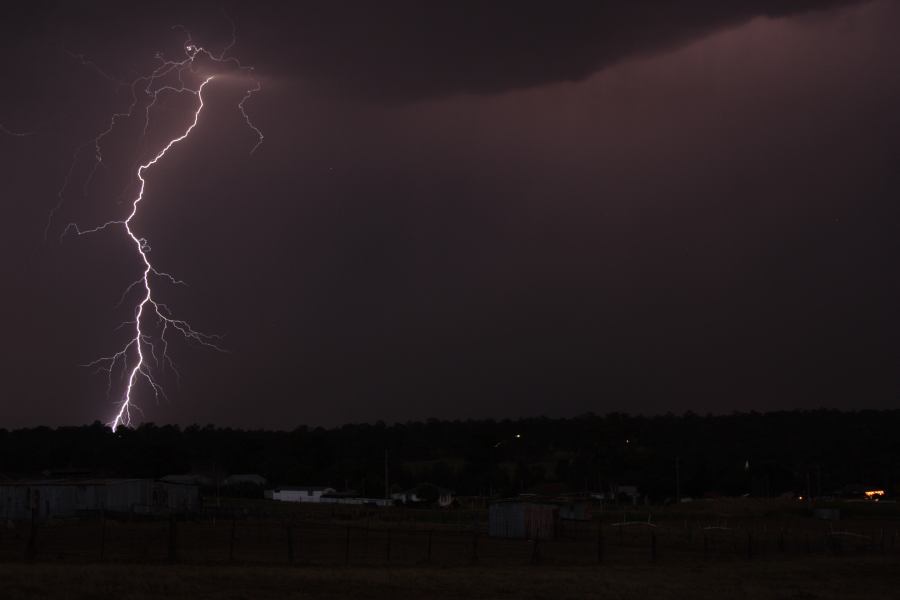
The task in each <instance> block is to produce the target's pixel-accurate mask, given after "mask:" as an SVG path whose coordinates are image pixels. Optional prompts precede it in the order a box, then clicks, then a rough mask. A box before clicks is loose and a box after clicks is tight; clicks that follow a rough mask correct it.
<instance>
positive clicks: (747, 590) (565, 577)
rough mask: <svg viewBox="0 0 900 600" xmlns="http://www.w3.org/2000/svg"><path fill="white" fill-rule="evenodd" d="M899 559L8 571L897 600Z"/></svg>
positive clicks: (438, 590) (187, 580)
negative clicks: (508, 565)
mask: <svg viewBox="0 0 900 600" xmlns="http://www.w3.org/2000/svg"><path fill="white" fill-rule="evenodd" d="M898 593H900V561H898V560H896V559H883V558H865V559H846V558H845V559H815V560H804V561H790V562H774V561H757V562H740V561H734V562H723V563H714V562H710V563H702V564H701V563H697V564H683V565H643V566H603V567H551V566H538V567H529V568H525V567H523V568H478V567H472V568H443V569H442V568H412V567H409V568H399V569H378V568H369V569H355V568H349V569H341V568H332V569H329V568H318V567H315V568H311V567H293V568H292V567H259V566H254V567H250V566H186V565H182V566H164V565H80V566H75V565H59V564H36V565H26V564H4V565H0V596H2V597H3V598H5V599H9V600H22V599H31V598H65V599H92V600H104V599H107V598H109V599H116V600H141V599H146V598H163V597H164V598H167V599H168V600H180V599H185V600H186V599H188V598H190V599H192V600H194V599H198V598H221V599H229V600H237V599H253V600H256V599H263V600H265V599H273V600H274V599H278V600H283V599H291V598H322V599H328V600H330V599H339V598H340V599H355V598H364V599H365V598H373V599H382V598H383V599H390V600H403V599H407V598H410V599H412V598H429V599H431V598H434V599H444V598H485V599H488V598H489V599H511V598H516V599H518V598H533V599H543V598H546V599H554V600H566V599H575V598H578V599H584V598H586V599H592V598H615V599H626V600H627V599H632V598H652V599H653V600H667V599H676V598H677V599H681V598H690V599H705V598H716V599H717V600H721V599H722V598H729V599H731V598H754V599H755V598H764V599H777V600H819V599H821V600H831V599H834V600H837V599H841V600H847V599H854V598H860V599H862V598H866V599H871V598H872V597H873V596H875V595H877V596H878V597H881V598H896V597H897V595H898Z"/></svg>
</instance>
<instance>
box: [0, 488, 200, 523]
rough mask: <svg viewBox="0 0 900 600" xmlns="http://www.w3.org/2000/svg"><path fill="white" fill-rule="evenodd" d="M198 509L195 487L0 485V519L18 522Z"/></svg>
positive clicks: (197, 492) (198, 500)
mask: <svg viewBox="0 0 900 600" xmlns="http://www.w3.org/2000/svg"><path fill="white" fill-rule="evenodd" d="M199 508H200V493H199V489H198V488H197V486H193V485H178V484H170V483H164V482H154V481H153V480H152V479H87V480H37V481H17V482H4V483H3V484H0V517H2V518H3V519H5V520H18V519H27V518H31V517H32V515H33V516H35V517H37V518H41V519H43V518H46V517H73V516H77V515H79V514H84V513H89V512H99V511H109V512H118V513H132V512H141V513H145V514H147V513H151V514H152V513H160V512H165V513H168V512H173V511H179V512H192V511H196V510H199Z"/></svg>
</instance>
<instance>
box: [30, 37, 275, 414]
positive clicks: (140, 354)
mask: <svg viewBox="0 0 900 600" xmlns="http://www.w3.org/2000/svg"><path fill="white" fill-rule="evenodd" d="M173 29H179V30H181V31H183V32H184V33H185V34H186V36H187V39H186V41H185V42H184V51H185V58H184V59H182V60H166V59H165V58H164V57H163V56H162V54H161V53H157V54H156V59H157V60H158V61H159V63H160V64H159V65H158V66H157V67H156V68H155V69H153V70H152V71H151V72H150V73H148V74H146V75H142V76H140V77H138V78H136V79H135V80H133V81H132V82H131V83H130V84H125V85H128V87H129V88H130V91H131V102H130V104H129V106H128V108H127V110H125V111H124V112H119V113H114V114H113V115H112V116H111V117H110V119H109V122H108V125H107V127H106V128H105V129H103V130H102V131H100V132H99V133H98V134H97V135H96V136H95V137H94V138H92V139H91V140H88V141H87V142H85V143H83V144H81V145H80V146H78V147H77V148H76V150H75V152H74V153H73V157H72V163H71V165H70V167H69V170H68V172H67V174H66V176H65V179H64V181H63V185H62V187H61V188H60V190H59V192H58V194H57V196H58V202H57V205H56V206H55V207H54V208H53V209H52V210H51V211H50V214H49V216H48V221H47V228H46V230H45V237H46V233H47V231H49V228H50V226H51V224H52V222H53V220H54V217H55V214H56V212H57V211H58V210H59V209H60V207H61V206H62V204H63V202H64V199H65V197H66V192H67V189H68V188H69V186H70V179H71V178H72V176H73V173H74V172H75V167H76V164H77V163H78V162H79V159H80V157H81V155H82V154H83V152H84V150H86V149H88V148H90V149H91V150H93V164H92V165H91V168H90V171H89V174H88V176H87V178H86V179H85V181H84V184H83V186H82V193H83V195H84V196H87V195H88V193H89V188H90V184H91V181H92V179H93V177H94V176H95V174H96V172H97V169H98V168H99V167H100V166H101V165H102V164H103V163H104V157H103V142H104V139H105V138H106V137H107V136H108V135H110V134H111V133H112V132H113V131H114V130H115V128H116V126H117V125H118V124H119V123H120V122H123V121H125V120H127V119H131V118H133V117H134V116H135V114H136V112H137V109H138V107H139V106H140V105H141V101H142V100H144V102H145V106H144V108H143V111H141V112H143V118H144V124H143V132H142V134H141V139H143V138H144V137H145V136H146V134H147V133H148V132H149V130H150V122H151V113H152V110H153V108H154V107H155V106H156V105H157V101H158V100H159V98H160V97H161V96H162V94H164V93H171V94H191V95H194V96H196V98H197V107H196V109H195V110H194V113H193V119H192V120H191V122H190V125H188V127H187V128H186V129H185V130H184V131H183V132H182V133H181V134H180V135H178V136H177V137H174V138H171V139H170V140H169V141H168V142H167V143H166V144H165V145H164V146H163V148H162V149H161V150H159V151H158V152H157V153H156V154H155V155H153V157H152V158H151V159H150V160H148V161H147V162H144V163H140V164H138V165H137V167H136V172H135V176H136V178H137V182H138V190H137V194H136V195H135V196H134V197H133V199H132V200H131V202H130V206H131V210H130V212H129V213H128V215H127V217H125V218H124V219H116V220H109V221H106V222H105V223H102V224H99V225H96V226H93V227H89V228H82V227H80V226H79V225H78V224H77V223H69V224H68V225H66V227H65V229H64V230H63V233H62V235H61V236H60V238H61V239H62V238H63V237H65V236H66V235H67V234H68V233H70V232H74V233H75V234H77V235H78V236H82V235H89V234H95V233H99V232H101V231H105V230H108V229H113V228H121V229H122V230H124V232H125V233H126V235H127V236H128V239H129V240H130V242H131V244H132V245H133V247H134V250H135V252H136V253H137V256H138V258H139V259H140V264H141V265H142V269H141V276H140V277H139V278H138V279H137V280H135V281H133V282H132V283H131V284H130V285H128V286H127V287H126V289H125V291H124V292H123V294H122V297H121V299H120V300H119V304H122V303H123V302H125V300H126V299H127V298H128V297H129V295H131V294H132V293H133V292H134V291H135V290H138V289H139V290H140V297H139V298H138V299H137V303H136V305H135V308H134V318H133V320H131V321H127V322H125V323H123V324H122V325H120V327H123V326H129V325H130V326H131V332H132V333H131V337H130V339H129V340H128V342H127V343H126V344H125V346H124V347H122V348H121V349H120V350H119V351H117V352H115V353H114V354H112V355H110V356H104V357H101V358H98V359H96V360H94V361H92V362H90V363H88V364H87V365H85V366H89V367H95V368H97V369H98V370H99V371H102V372H106V373H107V377H108V384H107V394H108V395H109V396H111V395H112V392H113V379H114V376H115V374H116V373H121V375H122V378H123V380H124V391H123V392H122V396H121V398H120V399H119V400H118V401H117V409H116V412H115V416H114V417H113V418H112V419H111V420H110V421H109V422H108V425H109V426H110V427H112V430H113V431H115V430H116V429H118V428H119V427H121V426H126V427H128V426H130V425H131V424H132V422H133V419H132V417H133V413H134V412H135V411H137V412H140V411H141V409H140V407H139V406H138V405H137V404H136V403H135V395H136V392H137V389H138V387H139V384H140V383H142V382H143V383H145V384H146V385H147V387H148V388H149V389H150V390H151V391H152V392H153V395H154V397H155V398H156V399H157V400H158V399H159V398H160V397H165V391H164V389H163V387H162V385H160V383H159V382H158V378H157V371H164V370H165V368H166V367H168V368H170V369H171V370H172V371H173V372H174V373H175V375H176V376H179V373H178V370H177V369H176V368H175V365H174V363H173V361H172V359H171V358H170V356H169V353H168V347H169V340H168V337H167V335H168V333H169V332H170V331H171V330H175V331H176V332H177V333H178V334H180V335H181V336H182V337H183V338H184V339H185V340H187V341H192V342H196V343H199V344H200V345H202V346H205V347H208V348H212V349H214V350H217V351H224V350H223V349H222V348H221V347H220V346H219V344H218V342H219V341H220V339H221V338H220V336H217V335H209V334H205V333H201V332H199V331H197V330H195V329H194V328H193V327H191V325H190V324H189V323H188V322H187V321H184V320H182V319H179V318H176V317H175V316H174V315H173V313H172V311H171V310H170V309H169V307H168V306H167V305H166V304H164V303H162V302H160V301H158V300H157V299H156V296H155V295H154V284H156V283H157V282H158V281H159V280H162V281H165V282H168V283H170V284H174V285H183V284H184V282H183V281H181V280H179V279H177V278H175V277H174V276H172V275H170V274H169V273H166V272H164V271H160V270H158V269H157V268H156V267H155V266H154V264H153V262H152V261H151V258H150V252H151V248H150V244H149V242H148V240H147V239H146V238H144V237H141V236H140V235H139V234H138V233H136V232H135V230H134V229H133V220H134V218H135V217H136V216H137V214H138V209H139V207H140V205H141V202H142V201H143V200H144V190H145V187H146V184H147V180H146V178H145V175H146V174H147V172H148V171H150V170H152V168H153V166H154V165H156V164H157V163H158V162H159V161H161V160H162V159H163V158H164V157H165V156H166V154H167V153H168V152H169V150H171V149H172V148H173V147H174V146H176V145H177V144H179V143H180V142H182V141H184V140H185V139H187V138H188V136H190V134H191V132H192V131H193V130H194V128H195V127H196V126H197V124H198V123H199V121H200V116H201V114H202V113H203V108H204V105H205V103H204V92H205V90H206V87H207V85H208V84H209V83H210V82H211V81H213V80H214V79H216V77H217V76H219V75H218V74H215V73H213V74H204V75H199V74H198V71H202V70H203V69H202V68H198V65H199V63H200V62H201V61H206V62H208V63H210V64H211V65H216V66H219V67H221V66H223V65H231V66H233V67H234V68H236V69H237V70H239V71H240V72H243V73H245V74H248V75H250V78H251V79H252V82H253V84H252V85H251V86H250V87H248V88H247V89H246V91H245V93H244V95H243V96H242V98H241V100H240V101H239V102H238V105H237V108H238V110H239V111H240V113H241V115H242V116H243V119H244V122H245V123H246V124H247V126H248V127H249V128H250V129H251V130H252V131H253V133H254V134H255V135H256V144H255V145H254V146H253V147H252V148H251V150H250V154H253V153H254V152H255V151H256V149H257V148H259V146H260V144H262V142H263V139H264V136H263V133H262V131H260V129H259V128H258V127H256V125H254V124H253V122H252V120H251V119H250V116H249V115H248V113H247V111H246V107H245V104H246V102H247V101H248V100H250V98H251V97H252V96H253V94H255V93H256V92H258V91H260V90H261V89H262V86H261V84H260V81H259V80H258V79H256V78H255V77H254V76H253V67H248V66H244V65H243V64H241V62H240V61H238V60H237V59H236V58H232V57H227V56H226V54H227V53H228V52H229V50H231V48H232V47H233V46H234V44H235V41H236V40H235V35H234V24H233V23H232V38H231V42H230V43H229V44H228V45H227V46H226V47H225V48H224V49H223V50H222V51H221V52H220V53H218V54H213V53H212V52H210V51H208V50H206V49H204V48H203V47H202V46H199V45H197V44H196V43H194V41H193V39H192V38H191V34H190V32H189V31H187V30H186V29H184V28H183V27H181V26H176V27H173ZM69 55H70V56H72V57H73V58H75V59H77V60H78V61H79V62H80V63H81V64H82V65H84V66H86V67H89V68H91V69H92V70H94V71H95V72H97V73H98V74H100V75H102V76H103V77H104V78H106V79H108V80H109V81H111V82H113V83H116V84H118V83H119V82H118V80H116V79H115V78H114V77H112V76H109V75H108V74H107V73H106V72H105V71H103V70H102V69H101V68H100V67H99V66H98V65H97V64H96V63H94V62H92V61H89V60H88V59H86V58H85V57H84V56H83V55H81V54H73V53H71V52H70V53H69ZM192 79H193V80H197V81H201V83H200V84H199V85H196V87H192V86H191V84H190V81H191V80H192ZM117 306H118V304H117ZM154 324H155V325H154Z"/></svg>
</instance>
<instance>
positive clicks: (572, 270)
mask: <svg viewBox="0 0 900 600" xmlns="http://www.w3.org/2000/svg"><path fill="white" fill-rule="evenodd" d="M71 4H73V5H70V3H65V2H60V3H56V4H55V3H47V2H43V3H42V2H34V3H27V4H25V5H20V6H18V7H15V8H11V9H8V10H7V12H6V14H4V16H3V19H2V23H0V30H2V40H3V42H2V44H3V53H2V57H0V66H2V68H0V74H2V75H0V76H2V90H3V93H2V94H0V124H2V125H3V128H4V131H0V156H2V162H0V165H2V167H0V168H2V177H0V211H2V212H0V223H2V224H3V235H2V236H0V282H2V290H3V293H2V300H0V303H2V304H0V306H2V309H3V315H4V316H3V326H2V332H3V338H2V339H3V360H2V362H0V365H2V366H0V375H2V382H3V383H2V387H0V390H2V392H0V394H2V401H0V414H2V418H0V427H19V426H30V425H38V424H46V425H61V424H81V423H90V422H92V421H94V420H101V421H108V420H109V419H110V418H111V417H112V415H113V414H114V412H115V401H116V400H117V396H115V395H114V396H113V397H112V398H108V397H107V396H106V380H105V378H104V376H103V375H102V374H101V375H97V374H94V373H93V371H92V370H91V369H86V368H84V367H82V366H80V365H82V364H84V363H87V362H89V361H91V360H93V359H94V358H96V357H98V356H102V355H106V354H110V353H112V352H114V351H116V350H117V349H118V348H119V346H121V345H122V344H123V343H124V341H125V340H126V339H127V332H123V331H122V330H116V326H117V325H118V324H119V323H120V322H122V321H124V320H127V319H129V316H130V311H131V310H132V308H131V306H130V305H128V304H127V303H126V304H124V305H122V306H119V307H118V308H116V307H115V305H116V302H117V301H118V299H119V297H120V294H121V293H122V291H123V290H124V289H125V287H126V286H127V285H128V283H129V282H131V281H132V280H134V279H135V278H136V276H137V275H138V273H139V264H138V262H137V258H136V255H135V253H134V249H133V247H132V246H131V245H129V244H128V241H127V240H126V238H125V236H124V235H123V234H122V233H121V231H111V232H105V233H101V234H98V235H95V236H92V237H81V238H77V239H76V238H74V237H71V236H69V237H66V238H64V239H62V241H60V234H61V233H62V231H63V229H64V227H65V224H66V223H68V222H69V221H78V222H79V223H82V224H85V225H91V224H96V223H99V222H102V221H105V220H108V219H111V218H122V217H123V216H124V215H125V214H127V211H128V209H129V204H128V202H129V200H130V197H131V195H133V192H134V190H135V188H134V185H135V177H134V170H133V165H134V164H135V161H137V160H146V159H147V157H148V156H150V155H151V154H152V152H155V151H158V149H159V146H160V144H161V143H162V142H164V141H165V140H166V139H168V138H170V137H172V135H173V134H175V132H178V131H180V130H182V129H183V128H184V125H185V124H186V123H187V120H186V119H187V117H188V116H189V112H190V111H191V110H193V108H194V102H195V99H193V98H191V97H181V98H179V97H177V96H174V95H173V96H172V97H169V98H168V99H167V100H166V101H165V102H164V103H163V104H162V105H161V106H160V110H159V111H158V113H155V117H154V120H153V123H152V130H151V132H150V133H149V134H148V136H147V137H146V138H145V139H144V140H143V141H141V140H140V125H139V123H138V120H136V119H134V120H128V119H124V120H123V122H122V124H121V126H120V127H119V128H118V129H117V130H116V131H115V132H114V133H113V134H111V135H110V136H108V138H106V140H105V146H104V155H105V156H106V157H107V161H106V163H105V164H104V165H103V166H102V167H101V168H100V169H99V170H98V171H97V173H96V176H95V177H94V179H93V180H92V182H91V185H90V186H88V187H87V188H85V187H84V186H83V183H84V181H85V180H86V177H87V175H88V173H89V171H90V166H91V156H92V149H91V148H87V149H85V150H83V151H82V152H81V153H80V154H79V155H78V160H77V161H76V162H75V167H74V168H73V169H72V177H71V178H70V185H69V186H68V187H67V188H66V190H65V193H64V194H63V196H64V202H63V205H62V207H61V209H60V210H59V212H58V213H57V215H56V218H55V219H54V221H53V222H52V223H51V225H50V229H49V235H48V239H47V241H46V242H45V240H44V228H45V225H46V223H47V216H48V213H49V212H50V210H51V209H52V208H53V207H54V206H55V205H56V204H57V202H58V196H57V194H58V192H59V190H60V188H61V187H62V185H63V182H64V181H65V178H66V174H67V172H68V170H69V168H70V165H71V164H72V155H73V152H74V151H75V149H76V148H78V147H79V146H80V145H82V144H83V143H84V142H86V141H88V140H90V139H91V138H93V137H94V136H95V135H96V134H97V133H98V132H99V131H101V130H102V129H104V128H105V127H106V126H107V124H108V122H109V117H110V115H111V114H112V113H114V112H116V111H123V110H126V109H127V106H128V103H129V95H128V89H127V87H123V86H120V85H118V84H117V83H115V82H114V81H113V80H123V81H124V80H131V79H133V78H134V77H136V75H137V74H139V73H143V72H146V71H147V70H148V69H152V68H153V66H154V64H155V63H154V60H153V57H154V54H155V53H156V52H157V51H161V52H163V53H164V54H165V55H166V56H169V57H172V58H175V57H183V40H184V37H183V34H182V33H181V31H179V30H178V29H172V26H173V25H176V24H180V25H183V26H184V27H186V28H187V29H190V30H191V31H192V32H193V36H194V39H195V41H197V42H198V43H200V44H201V45H203V46H205V47H209V48H214V49H217V50H218V49H221V48H222V47H223V46H225V45H226V44H227V43H228V41H229V38H230V36H231V26H230V24H229V21H228V18H227V17H226V16H225V14H224V13H223V10H222V8H223V7H224V8H225V12H227V14H228V15H229V16H230V17H231V18H232V19H233V21H234V23H235V25H236V30H237V43H236V45H235V46H234V48H233V49H232V51H231V54H232V55H234V56H237V57H239V58H240V59H241V60H242V61H243V62H244V63H246V64H252V65H254V66H255V68H256V73H257V75H258V77H259V79H260V80H261V82H262V86H263V90H262V92H260V93H259V94H257V95H255V96H253V98H252V99H251V100H250V101H248V102H247V104H246V108H247V112H248V113H249V114H250V116H251V117H252V118H253V120H254V122H255V124H256V125H257V126H258V127H259V128H260V129H261V130H262V131H263V132H264V134H265V141H264V143H263V145H262V146H260V148H259V149H258V150H257V151H256V152H255V153H254V154H253V155H252V156H251V155H250V154H249V151H250V149H251V148H252V147H253V145H254V143H255V136H254V134H253V132H252V131H251V130H249V129H248V128H247V127H246V125H245V124H244V123H243V121H242V117H241V115H240V113H239V112H238V110H237V109H236V103H237V102H238V101H239V100H240V98H241V95H242V93H243V90H244V87H243V85H244V83H245V82H241V81H239V77H237V76H235V77H234V78H232V79H229V78H227V77H226V78H222V80H221V81H218V80H217V81H215V82H213V83H211V84H210V87H209V93H208V95H207V103H208V104H207V107H206V110H205V112H204V113H203V115H202V118H201V120H200V123H199V124H198V126H197V128H196V130H195V131H194V133H192V135H191V137H190V138H189V139H188V140H187V141H185V142H184V143H183V144H181V145H180V146H179V147H178V148H177V149H176V150H175V151H173V153H172V154H171V155H168V156H167V158H166V160H165V161H163V162H162V163H161V164H159V165H158V166H157V167H155V168H154V170H153V171H151V172H148V175H147V179H148V184H147V190H146V195H145V202H144V204H142V208H141V214H140V217H139V218H138V219H137V220H136V225H137V228H138V229H139V231H140V233H141V235H143V236H145V237H147V238H148V239H149V241H150V243H151V247H152V256H153V260H154V261H155V262H156V263H157V264H158V265H159V266H160V267H162V268H164V269H165V270H167V271H169V272H172V273H173V274H174V275H177V276H178V277H179V278H181V279H184V280H185V281H187V282H188V283H189V286H188V287H184V288H172V287H169V288H165V289H163V290H162V291H161V294H162V296H163V297H164V299H165V301H166V302H167V303H169V304H170V305H171V306H172V308H173V310H175V311H176V312H177V314H178V315H179V316H181V317H184V318H186V319H188V320H190V321H191V323H192V324H193V325H195V326H196V327H197V328H198V329H201V330H203V331H207V332H213V333H221V334H223V335H224V336H225V337H224V341H223V342H222V345H223V346H224V347H225V348H226V349H227V350H228V352H227V353H225V354H222V353H217V352H213V351H209V350H207V349H203V348H199V347H197V346H196V345H191V344H185V343H182V342H181V341H177V340H176V341H173V342H172V346H171V354H172V357H173V358H174V360H175V361H176V363H177V365H178V367H179V369H180V372H181V381H180V384H179V383H178V382H177V381H176V380H175V378H174V377H172V376H166V377H164V378H163V383H164V384H165V385H166V388H167V390H168V392H169V399H168V400H167V401H161V402H159V403H157V402H155V401H154V400H153V397H152V394H151V393H150V391H149V390H148V389H147V388H146V387H142V388H141V389H140V390H139V392H138V396H137V397H138V400H139V403H140V405H141V406H142V407H143V408H144V416H143V418H142V419H141V420H146V421H154V422H156V423H181V424H189V423H194V422H198V423H215V424H219V425H230V426H241V427H253V428H256V427H275V428H293V427H295V426H297V425H300V424H322V425H327V426H332V425H337V424H341V423H344V422H360V421H375V420H379V419H381V420H384V421H389V422H390V421H405V420H409V419H422V418H428V417H438V418H481V417H497V418H499V417H520V416H531V415H542V414H544V415H548V416H573V415H577V414H580V413H584V412H588V411H592V412H595V413H606V412H610V411H627V412H632V413H645V414H654V413H665V412H670V411H671V412H676V413H681V412H683V411H686V410H693V411H696V412H701V413H705V412H707V411H709V412H716V413H720V412H731V411H734V410H775V409H793V408H817V407H822V406H825V407H836V408H843V409H853V408H888V407H896V406H897V399H898V392H900V377H898V375H900V316H898V314H900V285H898V284H900V281H898V270H897V259H898V257H900V235H898V234H900V204H898V194H900V67H898V65H900V36H898V35H897V31H900V3H897V2H893V1H891V0H875V1H871V2H828V1H815V0H806V1H774V0H773V1H762V2H760V1H754V2H751V1H746V2H741V1H729V2H722V1H719V0H715V1H712V0H710V1H708V2H702V1H701V2H669V1H663V0H657V1H635V0H622V1H619V2H613V1H609V2H585V3H549V2H548V3H544V5H543V6H538V5H537V4H536V3H535V4H534V5H530V4H527V3H519V2H497V3H485V2H413V1H409V2H388V3H381V2H363V1H362V0H360V1H358V2H331V1H322V2H298V3H282V4H278V3H272V4H268V5H267V4H266V3H258V2H253V3H251V2H245V3H225V4H224V5H223V4H221V3H217V4H209V5H202V4H193V5H186V4H185V3H144V4H146V6H138V7H136V6H131V5H130V3H109V4H101V3H92V4H91V5H90V7H88V8H83V7H75V6H74V3H71ZM526 4H527V5H526ZM14 132H20V133H25V132H32V133H34V135H28V136H15V135H11V133H14ZM129 186H130V187H129ZM85 192H86V193H85Z"/></svg>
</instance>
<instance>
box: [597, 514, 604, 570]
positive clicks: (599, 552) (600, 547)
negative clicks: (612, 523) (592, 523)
mask: <svg viewBox="0 0 900 600" xmlns="http://www.w3.org/2000/svg"><path fill="white" fill-rule="evenodd" d="M602 562H603V522H602V521H601V522H600V523H598V524H597V564H598V565H599V564H601V563H602Z"/></svg>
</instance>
